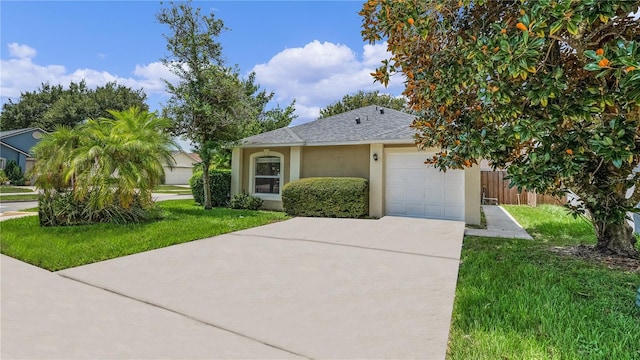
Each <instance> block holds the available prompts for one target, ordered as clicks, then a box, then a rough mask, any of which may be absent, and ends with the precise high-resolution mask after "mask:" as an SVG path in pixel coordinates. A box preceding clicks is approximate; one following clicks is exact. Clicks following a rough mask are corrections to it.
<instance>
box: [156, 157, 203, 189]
mask: <svg viewBox="0 0 640 360" xmlns="http://www.w3.org/2000/svg"><path fill="white" fill-rule="evenodd" d="M173 159H174V160H175V163H174V164H172V165H171V166H169V165H168V164H167V165H164V176H165V181H164V183H165V184H166V185H189V179H190V178H191V175H192V174H193V165H194V164H197V163H199V162H201V161H202V160H200V157H199V156H198V154H193V153H187V152H185V151H184V150H179V151H174V152H173Z"/></svg>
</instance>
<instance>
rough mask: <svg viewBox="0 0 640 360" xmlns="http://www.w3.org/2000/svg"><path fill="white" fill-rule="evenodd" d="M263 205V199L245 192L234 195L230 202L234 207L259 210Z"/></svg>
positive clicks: (230, 205)
mask: <svg viewBox="0 0 640 360" xmlns="http://www.w3.org/2000/svg"><path fill="white" fill-rule="evenodd" d="M261 206H262V199H260V198H259V197H257V196H253V195H249V194H247V193H245V192H242V193H237V194H235V195H233V196H232V197H231V201H230V202H229V207H231V208H232V209H246V210H258V209H260V207H261Z"/></svg>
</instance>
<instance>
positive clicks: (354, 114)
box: [231, 105, 481, 224]
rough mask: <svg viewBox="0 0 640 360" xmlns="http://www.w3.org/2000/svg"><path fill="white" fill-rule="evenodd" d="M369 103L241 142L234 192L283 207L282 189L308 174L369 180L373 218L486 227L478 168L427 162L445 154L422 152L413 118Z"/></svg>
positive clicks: (234, 158)
mask: <svg viewBox="0 0 640 360" xmlns="http://www.w3.org/2000/svg"><path fill="white" fill-rule="evenodd" d="M414 118H415V117H414V116H413V115H409V114H406V113H403V112H399V111H396V110H392V109H388V108H382V107H377V106H374V105H372V106H367V107H363V108H360V109H356V110H352V111H348V112H345V113H342V114H338V115H334V116H331V117H328V118H324V119H320V120H316V121H312V122H309V123H306V124H302V125H298V126H294V127H286V128H281V129H277V130H273V131H270V132H266V133H263V134H259V135H255V136H251V137H248V138H246V139H243V141H242V142H241V145H239V146H238V147H236V148H235V149H234V150H233V155H232V166H231V167H232V172H231V194H232V195H233V194H236V193H239V192H243V191H244V192H247V193H249V194H251V195H255V196H258V197H260V198H262V199H263V200H264V203H263V206H264V207H265V208H270V209H281V208H282V198H281V194H282V187H283V186H284V185H285V184H286V183H288V182H290V181H293V180H297V179H300V178H308V177H327V176H332V177H333V176H340V177H343V176H349V177H361V178H365V179H367V180H369V189H370V190H369V214H370V216H373V217H382V216H384V215H394V216H411V217H424V218H434V219H450V220H461V221H465V222H466V223H468V224H479V223H480V197H481V194H480V168H479V167H478V166H474V167H472V168H468V169H466V170H448V171H447V172H441V171H439V170H437V169H435V168H433V167H431V166H427V165H425V164H424V161H425V160H426V159H427V158H429V157H431V156H432V155H433V154H434V153H435V152H437V151H439V149H435V148H432V149H428V150H427V151H418V150H417V149H416V145H415V144H414V133H415V131H414V130H413V129H411V128H410V127H409V125H410V124H411V122H412V121H413V120H414Z"/></svg>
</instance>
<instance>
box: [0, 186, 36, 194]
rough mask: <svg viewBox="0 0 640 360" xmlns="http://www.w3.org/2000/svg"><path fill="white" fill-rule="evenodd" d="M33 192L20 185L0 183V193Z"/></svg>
mask: <svg viewBox="0 0 640 360" xmlns="http://www.w3.org/2000/svg"><path fill="white" fill-rule="evenodd" d="M29 192H33V190H31V189H30V188H25V187H20V186H11V185H0V194H11V193H29Z"/></svg>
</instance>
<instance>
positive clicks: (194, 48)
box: [156, 2, 269, 209]
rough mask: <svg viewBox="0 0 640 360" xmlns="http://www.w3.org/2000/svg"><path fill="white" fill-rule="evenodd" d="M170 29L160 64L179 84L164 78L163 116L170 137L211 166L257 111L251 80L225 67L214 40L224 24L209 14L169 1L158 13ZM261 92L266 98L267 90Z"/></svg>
mask: <svg viewBox="0 0 640 360" xmlns="http://www.w3.org/2000/svg"><path fill="white" fill-rule="evenodd" d="M156 18H157V20H158V21H159V22H160V23H161V24H164V25H167V26H168V27H169V29H170V33H169V35H165V39H166V40H167V50H168V51H169V53H170V55H169V56H167V57H165V58H163V59H162V62H163V64H165V65H166V66H167V67H168V68H169V69H170V70H171V72H173V73H174V74H175V75H177V76H178V78H179V82H178V83H177V84H172V83H169V82H166V86H167V91H168V92H169V94H171V98H170V99H169V101H168V103H167V104H166V106H165V108H164V109H163V115H164V116H166V117H168V118H170V119H171V120H172V122H173V126H172V128H173V133H174V135H181V136H183V137H185V138H187V139H189V140H191V142H193V143H194V144H195V145H196V150H197V152H198V154H199V155H200V157H201V158H202V166H203V168H204V169H209V165H210V164H211V162H212V157H213V154H215V153H217V152H220V149H221V148H222V147H223V145H224V144H225V143H228V142H230V141H234V140H238V139H239V138H240V137H242V136H240V134H239V131H242V130H243V129H244V128H245V127H246V125H247V123H249V122H250V121H251V120H252V119H255V118H256V116H257V115H258V112H257V111H256V109H255V108H254V107H253V106H251V105H252V104H254V101H253V100H254V99H252V98H251V96H249V95H248V92H251V93H253V92H254V91H257V87H254V86H253V85H254V84H253V83H252V82H251V78H250V79H249V81H248V82H243V81H242V80H241V79H240V75H239V70H238V69H237V67H236V68H231V67H227V66H225V63H224V60H223V57H222V47H221V45H220V43H219V42H217V38H218V36H219V35H220V33H221V32H222V31H223V30H225V27H224V23H223V22H222V20H220V19H216V17H215V15H214V14H213V13H210V14H209V15H203V14H202V13H201V11H200V9H199V8H193V7H192V5H191V2H182V3H177V4H176V3H171V4H170V6H169V7H166V8H163V9H162V10H161V11H160V12H159V13H158V14H157V16H156ZM259 96H264V97H268V96H269V95H268V94H266V93H265V92H261V93H259ZM203 182H204V184H205V185H204V201H203V203H202V204H203V205H204V207H205V209H211V208H212V206H213V204H212V202H211V196H212V194H210V193H209V189H210V186H209V184H210V180H209V172H208V171H205V172H204V173H203Z"/></svg>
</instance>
